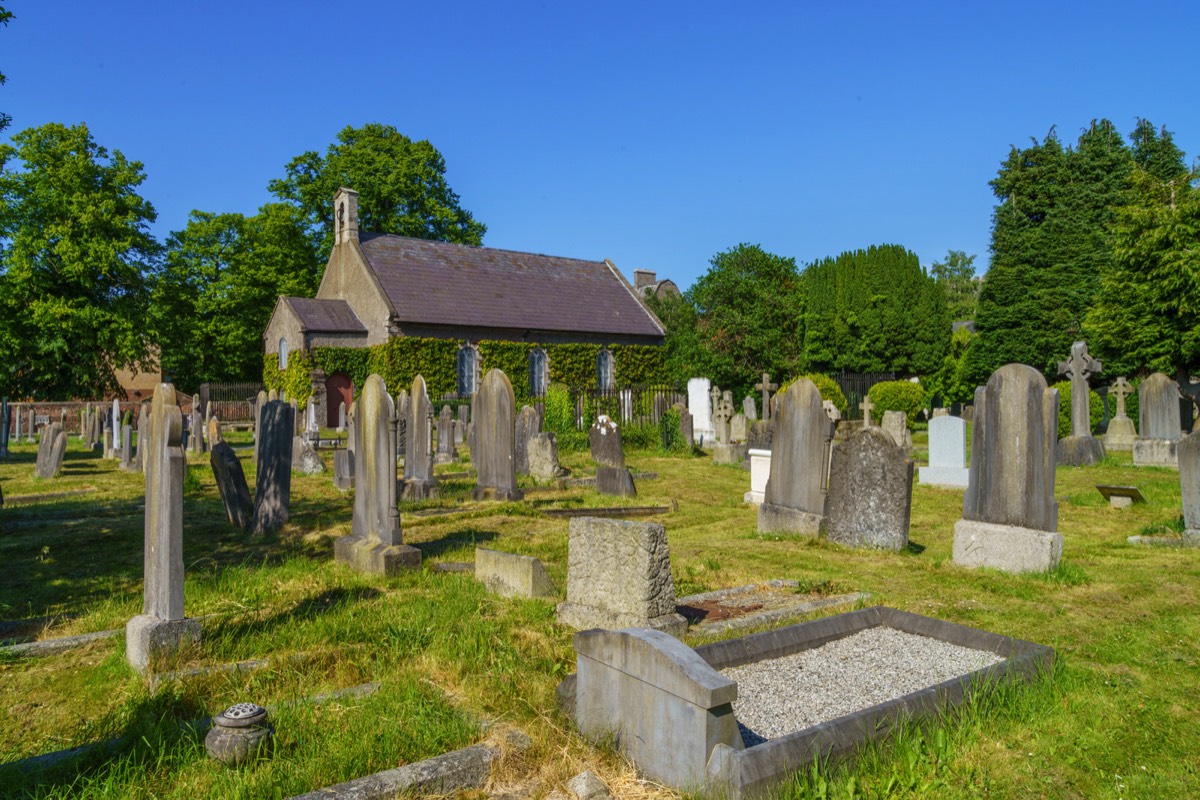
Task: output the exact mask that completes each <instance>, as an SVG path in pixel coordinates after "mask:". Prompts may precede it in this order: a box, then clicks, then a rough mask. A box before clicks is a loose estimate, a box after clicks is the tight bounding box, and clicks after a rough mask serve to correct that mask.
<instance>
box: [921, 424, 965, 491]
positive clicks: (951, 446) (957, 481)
mask: <svg viewBox="0 0 1200 800" xmlns="http://www.w3.org/2000/svg"><path fill="white" fill-rule="evenodd" d="M969 475H970V470H968V469H967V423H966V421H965V420H962V419H959V418H958V417H951V416H948V415H947V416H942V417H934V418H933V419H931V420H929V466H928V467H921V468H920V469H919V470H917V481H918V482H920V483H927V484H930V485H932V486H946V487H954V488H962V489H965V488H966V487H967V483H968V478H969Z"/></svg>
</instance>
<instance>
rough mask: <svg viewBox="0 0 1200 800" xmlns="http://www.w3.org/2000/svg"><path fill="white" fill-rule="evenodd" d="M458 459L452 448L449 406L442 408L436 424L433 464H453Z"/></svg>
mask: <svg viewBox="0 0 1200 800" xmlns="http://www.w3.org/2000/svg"><path fill="white" fill-rule="evenodd" d="M457 459H458V450H457V449H456V448H455V447H454V417H453V415H452V414H451V412H450V406H448V405H444V406H442V410H441V413H439V414H438V423H437V454H436V455H435V456H434V458H433V463H434V464H453V463H454V462H455V461H456V460H457Z"/></svg>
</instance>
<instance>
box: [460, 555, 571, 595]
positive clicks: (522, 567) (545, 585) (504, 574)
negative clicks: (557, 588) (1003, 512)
mask: <svg viewBox="0 0 1200 800" xmlns="http://www.w3.org/2000/svg"><path fill="white" fill-rule="evenodd" d="M475 580H477V581H479V582H480V583H482V584H483V585H484V586H486V587H487V589H488V591H489V592H495V593H496V594H499V595H501V596H503V597H553V596H554V584H553V583H551V582H550V575H549V574H548V573H547V572H546V567H545V566H544V565H543V564H542V562H541V561H539V560H538V559H536V558H534V557H533V556H521V555H517V554H515V553H504V552H501V551H499V550H490V549H488V548H486V547H476V548H475Z"/></svg>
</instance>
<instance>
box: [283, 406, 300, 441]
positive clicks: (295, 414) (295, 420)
mask: <svg viewBox="0 0 1200 800" xmlns="http://www.w3.org/2000/svg"><path fill="white" fill-rule="evenodd" d="M287 404H288V405H289V406H291V407H292V424H293V425H294V426H295V430H293V431H292V437H293V438H295V437H296V436H299V435H300V434H301V432H302V428H301V420H302V419H303V417H302V416H301V415H300V406H299V405H297V403H296V401H295V400H294V399H293V400H288V401H287Z"/></svg>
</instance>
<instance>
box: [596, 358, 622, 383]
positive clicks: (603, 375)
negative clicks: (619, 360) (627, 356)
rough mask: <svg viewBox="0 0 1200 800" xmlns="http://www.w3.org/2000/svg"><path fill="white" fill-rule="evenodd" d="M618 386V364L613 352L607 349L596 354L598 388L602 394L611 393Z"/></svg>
mask: <svg viewBox="0 0 1200 800" xmlns="http://www.w3.org/2000/svg"><path fill="white" fill-rule="evenodd" d="M616 386H617V376H616V362H615V361H614V359H613V354H612V352H611V351H610V350H608V349H607V348H605V349H604V350H601V351H600V352H599V353H597V354H596V387H597V388H598V389H599V390H600V391H602V392H610V391H612V390H613V389H615V388H616Z"/></svg>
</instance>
